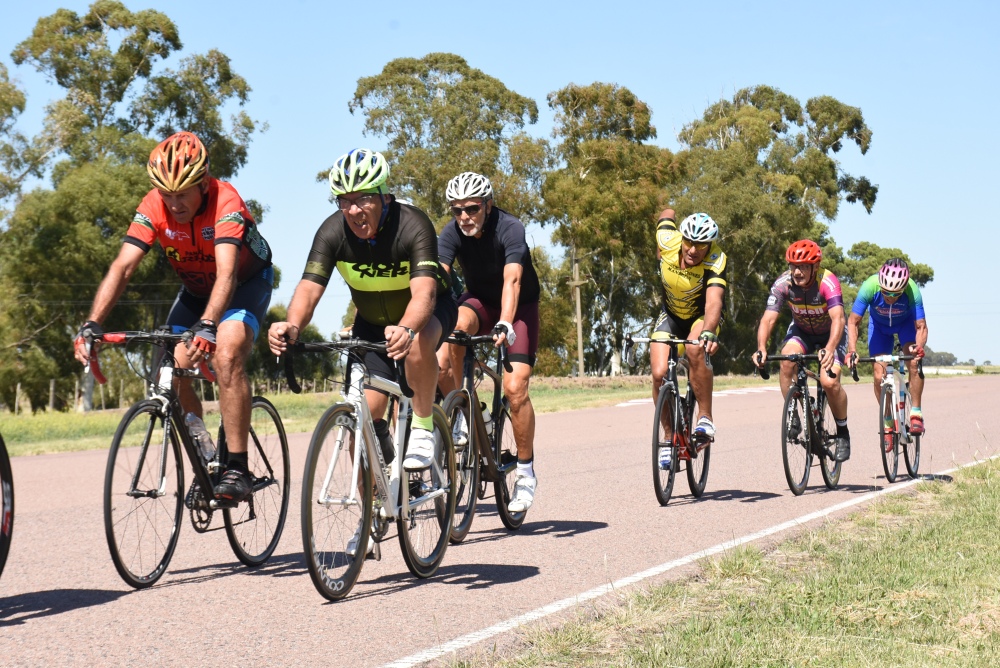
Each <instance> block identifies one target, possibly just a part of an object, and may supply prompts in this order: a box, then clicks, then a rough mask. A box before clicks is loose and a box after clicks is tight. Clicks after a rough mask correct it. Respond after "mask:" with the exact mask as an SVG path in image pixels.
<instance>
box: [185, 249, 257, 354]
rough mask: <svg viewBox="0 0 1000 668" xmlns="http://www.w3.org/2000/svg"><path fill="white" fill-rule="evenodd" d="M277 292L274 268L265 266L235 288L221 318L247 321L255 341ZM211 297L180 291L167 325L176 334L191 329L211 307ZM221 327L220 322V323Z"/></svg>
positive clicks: (224, 320)
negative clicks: (272, 294) (273, 293)
mask: <svg viewBox="0 0 1000 668" xmlns="http://www.w3.org/2000/svg"><path fill="white" fill-rule="evenodd" d="M273 289H274V268H273V267H265V268H264V269H261V270H260V271H259V272H257V273H256V274H254V275H253V276H251V277H250V278H248V279H247V280H246V281H244V282H243V283H241V284H240V285H238V286H237V287H236V291H235V292H234V293H233V298H232V299H231V300H230V301H229V308H228V309H227V310H226V312H225V313H224V314H223V315H222V321H221V322H226V321H228V320H232V321H236V322H244V323H246V324H247V326H248V327H250V329H251V330H253V338H254V341H256V340H257V335H258V334H259V333H260V324H261V323H262V322H264V316H266V315H267V307H268V306H269V305H270V304H271V291H272V290H273ZM208 299H209V298H208V297H198V296H196V295H193V294H191V293H190V292H188V291H187V289H186V288H183V287H182V288H181V289H180V292H178V293H177V298H176V299H175V300H174V305H173V306H171V307H170V313H169V314H168V315H167V326H168V327H170V329H171V331H172V332H173V333H174V334H180V333H181V332H184V331H186V330H188V329H190V328H191V326H192V325H194V324H195V323H196V322H198V321H199V320H200V319H201V316H202V314H204V313H205V307H206V306H208ZM220 324H221V323H220Z"/></svg>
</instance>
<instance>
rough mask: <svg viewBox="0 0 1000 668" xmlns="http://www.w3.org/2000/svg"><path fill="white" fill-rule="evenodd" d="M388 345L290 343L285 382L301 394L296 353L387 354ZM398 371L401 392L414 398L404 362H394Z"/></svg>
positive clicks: (356, 341) (351, 341) (345, 341)
mask: <svg viewBox="0 0 1000 668" xmlns="http://www.w3.org/2000/svg"><path fill="white" fill-rule="evenodd" d="M386 347H387V344H385V343H372V342H371V341H364V340H362V339H351V338H347V339H341V340H340V341H316V342H306V341H296V342H294V343H292V342H289V343H288V347H287V348H286V349H285V380H287V381H288V389H290V390H291V391H292V392H294V393H295V394H301V392H302V386H301V385H299V382H298V380H296V378H295V352H294V351H296V350H297V351H299V352H304V353H318V352H323V353H326V352H331V351H336V350H365V351H370V352H374V353H383V354H384V353H385V351H386ZM393 361H394V366H395V371H396V382H398V383H399V391H400V392H401V393H402V394H403V396H404V397H406V398H408V399H409V398H411V397H413V389H412V388H410V386H409V385H408V384H407V382H406V364H405V362H404V361H403V360H401V359H400V360H393Z"/></svg>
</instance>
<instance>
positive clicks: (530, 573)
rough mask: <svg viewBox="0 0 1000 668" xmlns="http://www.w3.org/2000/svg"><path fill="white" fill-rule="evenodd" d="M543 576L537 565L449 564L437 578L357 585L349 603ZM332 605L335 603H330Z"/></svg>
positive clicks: (394, 577) (403, 577)
mask: <svg viewBox="0 0 1000 668" xmlns="http://www.w3.org/2000/svg"><path fill="white" fill-rule="evenodd" d="M539 573H540V570H539V568H538V567H537V566H521V565H512V564H447V565H443V566H441V568H439V569H438V572H437V574H435V575H434V577H432V578H429V579H427V580H420V579H417V578H414V577H412V576H411V575H410V574H409V573H408V572H403V573H392V574H388V575H383V576H381V577H378V578H375V579H374V580H369V581H367V582H364V581H363V580H364V573H362V575H361V577H362V581H360V582H358V587H357V588H356V589H355V590H354V592H352V593H351V595H350V596H349V597H348V599H349V600H352V601H353V600H358V599H365V598H369V597H372V596H386V595H389V594H394V593H396V592H400V591H406V590H407V589H412V588H413V587H419V586H421V585H423V584H425V583H426V584H429V583H432V582H438V583H443V584H447V585H458V586H461V587H465V588H466V589H489V588H490V587H492V586H494V585H498V584H510V583H514V582H521V581H523V580H527V579H528V578H533V577H535V576H536V575H538V574H539ZM328 604H330V605H332V604H333V602H332V601H329V602H328Z"/></svg>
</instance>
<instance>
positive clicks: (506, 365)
mask: <svg viewBox="0 0 1000 668" xmlns="http://www.w3.org/2000/svg"><path fill="white" fill-rule="evenodd" d="M493 333H494V334H506V333H507V329H506V328H505V327H503V326H502V325H497V326H496V327H494V328H493ZM507 347H508V344H507V343H506V342H505V343H504V345H502V346H500V347H499V348H498V349H497V357H498V358H499V359H500V364H502V365H503V370H504V371H506V372H507V373H511V372H512V371H514V367H512V366H511V365H510V362H508V361H507Z"/></svg>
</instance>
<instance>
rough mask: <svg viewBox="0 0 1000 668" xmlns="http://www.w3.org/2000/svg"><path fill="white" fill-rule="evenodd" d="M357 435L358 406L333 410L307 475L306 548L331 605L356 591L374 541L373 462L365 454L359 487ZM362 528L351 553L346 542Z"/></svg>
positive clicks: (321, 427)
mask: <svg viewBox="0 0 1000 668" xmlns="http://www.w3.org/2000/svg"><path fill="white" fill-rule="evenodd" d="M357 435H358V424H357V419H356V418H355V415H354V407H353V406H351V405H350V404H347V403H340V404H336V405H334V406H331V407H330V408H329V409H327V411H326V412H325V413H323V415H322V417H320V419H319V422H317V423H316V429H315V430H314V431H313V435H312V439H311V441H310V443H309V452H308V454H307V455H306V466H305V472H304V473H303V476H302V498H301V515H302V517H301V519H302V550H303V552H304V554H305V558H306V566H307V567H308V569H309V577H310V578H312V582H313V585H314V586H315V587H316V591H318V592H319V593H320V594H321V595H323V597H324V598H326V599H328V600H330V601H337V600H340V599H342V598H344V597H345V596H347V594H349V593H350V591H351V589H353V588H354V585H355V583H356V582H357V581H358V576H359V575H360V574H361V567H362V566H363V565H364V563H365V555H366V554H367V547H368V541H369V539H370V538H369V534H370V532H371V525H372V505H373V503H374V502H373V498H372V486H373V484H374V483H373V475H372V470H371V468H369V466H368V458H367V457H364V456H361V457H360V461H359V462H358V477H359V479H358V481H357V482H358V484H357V485H355V481H354V457H358V456H359V455H360V453H358V452H357V448H356V447H355V444H358V445H359V446H360V439H358V438H357ZM352 449H353V452H354V457H352V456H351V454H350V453H351V452H352ZM344 455H346V456H344ZM327 478H329V483H328V484H327V486H326V489H325V490H324V489H323V487H324V484H326V480H327ZM359 487H360V489H359ZM352 495H353V496H354V497H355V501H354V502H353V503H330V502H329V500H330V499H334V500H343V501H347V500H350V499H351V497H352ZM358 495H360V499H358V498H356V497H358ZM321 499H322V500H324V501H325V502H321ZM359 528H360V530H361V533H360V536H359V540H358V544H357V548H356V550H355V552H354V554H349V553H348V552H347V544H348V542H349V541H350V540H351V538H352V537H353V536H354V533H355V532H356V531H357V530H358V529H359Z"/></svg>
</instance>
